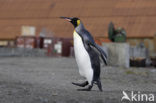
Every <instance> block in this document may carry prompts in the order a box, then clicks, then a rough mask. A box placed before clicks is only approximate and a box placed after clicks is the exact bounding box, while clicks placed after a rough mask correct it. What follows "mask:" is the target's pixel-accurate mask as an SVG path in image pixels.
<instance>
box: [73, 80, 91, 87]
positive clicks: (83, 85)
mask: <svg viewBox="0 0 156 103" xmlns="http://www.w3.org/2000/svg"><path fill="white" fill-rule="evenodd" d="M72 84H73V85H76V86H79V87H85V86H87V85H88V81H85V82H84V83H73V82H72Z"/></svg>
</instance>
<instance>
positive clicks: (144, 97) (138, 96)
mask: <svg viewBox="0 0 156 103" xmlns="http://www.w3.org/2000/svg"><path fill="white" fill-rule="evenodd" d="M122 94H123V96H122V98H121V101H125V100H127V101H136V102H137V101H138V102H140V101H141V102H142V101H146V102H148V101H149V102H152V101H154V97H155V96H154V94H152V93H150V94H146V93H141V92H140V91H138V92H134V91H131V92H130V95H128V94H127V93H126V92H125V91H122Z"/></svg>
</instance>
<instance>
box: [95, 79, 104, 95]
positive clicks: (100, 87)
mask: <svg viewBox="0 0 156 103" xmlns="http://www.w3.org/2000/svg"><path fill="white" fill-rule="evenodd" d="M96 84H97V86H98V88H99V90H100V91H101V92H102V91H103V90H102V85H101V81H100V80H98V81H97V83H96Z"/></svg>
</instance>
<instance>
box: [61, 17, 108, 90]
mask: <svg viewBox="0 0 156 103" xmlns="http://www.w3.org/2000/svg"><path fill="white" fill-rule="evenodd" d="M60 18H62V19H65V20H67V21H69V22H71V23H72V24H73V26H74V32H73V43H74V52H75V59H76V62H77V65H78V68H79V73H80V75H81V76H83V77H85V78H86V81H85V82H84V83H72V84H73V85H76V86H80V87H85V86H87V85H88V87H87V88H84V89H78V90H80V91H90V90H91V89H92V87H93V84H97V86H98V88H99V90H100V91H102V85H101V80H100V72H101V71H100V60H102V61H103V62H104V63H105V64H106V65H107V55H106V53H105V52H104V51H103V49H101V47H100V46H99V45H97V44H96V43H95V41H94V39H93V37H92V36H91V34H90V33H89V32H88V31H87V30H86V29H85V27H84V25H83V23H82V21H81V20H80V19H79V18H77V17H60Z"/></svg>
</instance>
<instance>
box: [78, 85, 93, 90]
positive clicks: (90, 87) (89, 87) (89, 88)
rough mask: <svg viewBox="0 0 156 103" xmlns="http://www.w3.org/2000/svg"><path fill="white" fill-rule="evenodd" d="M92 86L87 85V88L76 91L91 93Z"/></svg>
mask: <svg viewBox="0 0 156 103" xmlns="http://www.w3.org/2000/svg"><path fill="white" fill-rule="evenodd" d="M92 87H93V86H91V85H89V86H88V88H85V89H77V90H78V91H91V89H92Z"/></svg>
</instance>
